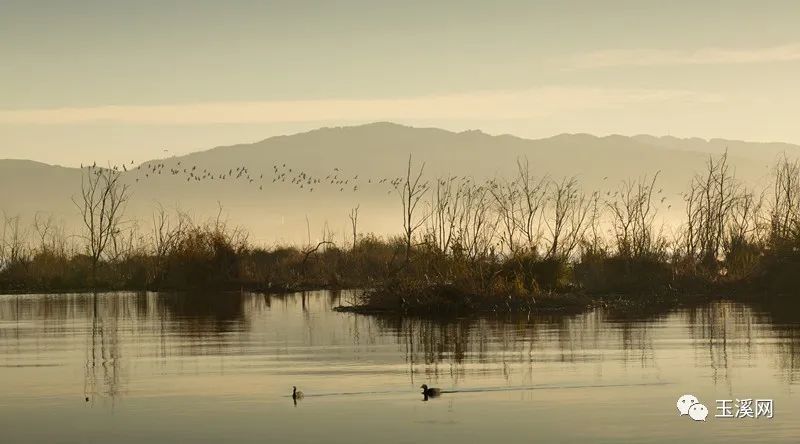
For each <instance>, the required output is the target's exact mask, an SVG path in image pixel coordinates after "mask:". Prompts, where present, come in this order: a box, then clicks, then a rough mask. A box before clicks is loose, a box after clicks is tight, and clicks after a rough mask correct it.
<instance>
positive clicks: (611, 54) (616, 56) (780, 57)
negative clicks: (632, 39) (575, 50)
mask: <svg viewBox="0 0 800 444" xmlns="http://www.w3.org/2000/svg"><path fill="white" fill-rule="evenodd" d="M797 60H800V43H790V44H785V45H779V46H770V47H764V48H700V49H696V50H669V49H609V50H602V51H594V52H589V53H585V54H577V55H575V56H572V57H569V58H568V59H567V60H566V64H567V65H568V66H570V67H572V68H605V67H613V66H668V65H722V64H745V63H776V62H792V61H797Z"/></svg>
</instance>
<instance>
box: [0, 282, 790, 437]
mask: <svg viewBox="0 0 800 444" xmlns="http://www.w3.org/2000/svg"><path fill="white" fill-rule="evenodd" d="M349 297H350V295H349V294H348V293H347V292H343V293H335V292H310V293H305V294H299V293H298V294H291V295H280V296H268V295H260V294H238V293H235V294H215V295H197V294H187V295H174V294H156V293H146V294H145V293H112V294H99V295H91V294H78V295H7V296H0V430H2V436H3V442H9V443H51V442H60V443H94V442H97V443H100V442H115V443H134V442H149V443H159V442H195V443H206V442H208V443H212V442H213V443H217V442H281V443H292V442H309V443H312V442H314V443H316V442H336V443H362V442H363V443H373V442H381V443H417V442H423V441H430V442H445V443H447V442H450V443H455V442H488V441H497V440H498V439H502V440H503V441H504V442H509V443H514V442H534V441H537V442H608V443H618V442H663V443H675V442H678V441H680V442H725V443H730V442H742V441H746V440H754V441H757V442H773V441H774V442H796V440H797V436H800V425H798V421H796V418H795V415H796V414H797V413H800V397H799V396H798V395H797V394H796V393H795V392H796V390H797V389H798V380H800V323H798V322H796V320H795V319H793V317H792V316H791V315H789V314H787V313H781V314H780V316H776V315H775V314H769V313H765V312H763V311H760V310H758V309H754V308H751V307H748V306H746V305H742V304H737V303H726V302H721V303H712V304H708V305H704V306H701V307H693V308H682V309H676V310H672V311H670V312H668V313H663V314H659V315H657V316H652V315H651V316H647V317H641V318H637V317H630V316H628V317H625V318H620V317H618V316H613V315H611V314H610V313H607V312H604V311H602V310H595V311H591V312H588V313H584V314H580V315H570V316H554V315H548V316H530V317H528V316H521V317H520V316H518V317H513V318H504V319H501V318H490V319H458V320H450V321H432V320H420V319H399V318H378V317H373V316H364V315H356V314H351V313H338V312H334V311H332V307H334V306H337V305H339V304H341V303H343V302H347V300H348V298H349ZM423 383H427V384H428V385H431V386H436V387H441V388H442V389H444V390H445V391H446V392H447V393H444V394H443V395H442V396H441V397H440V398H436V399H431V400H428V401H427V402H426V401H424V400H423V398H422V396H421V395H420V394H419V386H420V385H421V384H423ZM293 385H296V386H298V388H299V389H300V390H303V391H304V392H305V393H306V397H305V399H303V400H301V401H298V402H297V403H294V402H293V400H292V399H291V397H290V396H289V395H290V393H291V388H292V386H293ZM684 393H692V394H694V395H696V396H697V397H698V398H699V399H700V400H701V401H702V402H704V403H705V404H706V405H707V406H708V408H709V410H710V412H711V414H710V416H709V418H708V420H707V421H706V422H705V423H702V422H693V421H692V420H690V419H689V418H688V417H686V416H684V417H679V416H678V413H677V410H676V407H675V401H676V399H677V398H678V397H679V396H680V395H682V394H684ZM86 398H88V401H86ZM736 398H770V399H773V400H774V411H775V417H774V418H773V419H771V420H770V419H722V418H715V417H713V416H714V415H715V413H717V412H716V409H715V407H716V404H715V400H716V399H736Z"/></svg>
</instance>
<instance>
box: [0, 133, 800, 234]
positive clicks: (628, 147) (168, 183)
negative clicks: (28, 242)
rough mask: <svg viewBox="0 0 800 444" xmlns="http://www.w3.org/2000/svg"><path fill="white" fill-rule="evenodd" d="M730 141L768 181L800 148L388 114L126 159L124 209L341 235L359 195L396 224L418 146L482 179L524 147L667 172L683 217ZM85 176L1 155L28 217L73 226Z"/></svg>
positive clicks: (2, 170) (12, 194)
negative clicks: (526, 133)
mask: <svg viewBox="0 0 800 444" xmlns="http://www.w3.org/2000/svg"><path fill="white" fill-rule="evenodd" d="M726 150H727V152H728V153H729V159H730V164H731V166H732V167H733V168H734V169H735V171H736V175H737V177H738V178H740V179H741V180H742V181H744V182H746V183H749V184H752V185H754V186H765V184H766V181H767V180H768V178H769V175H770V173H771V168H772V167H773V165H774V163H775V160H776V159H777V158H778V157H779V156H781V155H783V154H786V155H788V156H791V157H797V156H798V154H800V146H797V145H791V144H785V143H755V142H744V141H737V140H724V139H711V140H705V139H699V138H689V139H681V138H676V137H670V136H665V137H655V136H648V135H637V136H632V137H628V136H620V135H612V136H607V137H597V136H592V135H589V134H561V135H558V136H554V137H549V138H544V139H523V138H519V137H515V136H511V135H489V134H485V133H483V132H481V131H477V130H473V131H464V132H451V131H446V130H442V129H436V128H414V127H408V126H402V125H397V124H393V123H385V122H380V123H372V124H367V125H360V126H350V127H336V128H320V129H317V130H313V131H309V132H304V133H299V134H294V135H286V136H276V137H270V138H268V139H265V140H262V141H260V142H256V143H249V144H239V145H232V146H220V147H216V148H211V149H207V150H204V151H198V152H194V153H192V154H189V155H185V156H177V157H169V158H164V159H153V160H149V161H146V162H143V163H139V164H133V163H132V164H126V165H125V166H124V169H125V172H124V173H123V177H124V181H125V182H126V183H128V184H129V185H130V186H131V200H130V202H129V205H128V208H127V210H126V216H127V217H128V218H129V219H131V220H138V221H139V224H140V226H141V228H142V229H148V227H149V224H150V220H151V219H150V217H151V214H152V212H153V209H154V208H155V207H156V206H157V205H159V204H160V205H163V206H164V207H165V208H168V209H169V208H176V207H177V208H180V209H182V210H183V211H187V212H189V213H190V214H192V215H193V216H194V217H195V218H196V219H204V218H209V217H214V216H216V215H217V213H218V212H219V208H220V207H221V208H222V211H223V214H224V215H225V217H226V218H227V219H228V221H229V222H230V223H232V224H236V225H241V226H243V227H245V228H247V229H248V230H249V232H250V233H251V239H252V240H254V241H256V242H257V243H261V244H267V245H269V244H275V243H286V242H302V241H305V240H306V238H309V237H310V238H311V239H312V240H314V239H318V238H319V237H320V234H321V232H322V230H323V227H325V226H327V227H328V229H330V230H332V231H333V232H334V233H338V235H339V239H341V238H342V236H343V233H345V232H347V229H346V227H347V224H348V220H347V215H348V213H349V211H350V209H352V208H353V207H356V206H359V215H360V218H359V226H360V229H361V230H363V231H365V232H375V233H378V234H389V233H396V232H399V231H400V229H401V227H402V220H401V218H400V214H401V210H400V204H399V200H398V197H397V195H396V194H394V193H392V191H391V190H392V187H391V186H390V185H389V184H388V182H389V181H390V180H391V179H392V178H396V177H399V176H402V175H404V173H405V169H406V167H407V162H408V158H409V156H411V157H412V161H413V163H414V164H415V165H421V164H422V163H424V164H425V175H426V177H428V178H432V177H437V176H449V175H456V176H471V177H473V178H475V179H476V180H481V179H485V178H491V177H503V176H507V175H510V174H513V173H514V171H515V170H516V167H517V166H516V160H517V159H519V158H522V157H525V158H527V159H528V162H529V164H530V166H531V169H532V171H533V172H534V173H535V174H538V175H540V176H549V177H553V178H561V177H568V176H570V177H571V176H574V177H576V178H577V179H578V180H579V181H580V183H581V185H582V186H583V187H584V188H585V189H587V190H599V191H603V192H605V191H606V190H613V189H615V188H616V187H618V186H619V185H620V183H621V182H622V181H624V180H627V179H635V178H641V177H644V176H650V177H652V175H653V174H655V173H656V172H658V173H659V176H658V187H659V188H663V190H664V191H663V192H664V194H663V195H664V196H666V198H667V199H666V200H665V201H664V203H663V208H662V209H661V211H662V212H663V213H664V214H667V215H669V214H673V215H675V216H676V217H677V216H678V214H679V212H680V207H681V197H680V196H681V193H682V192H683V191H685V190H686V189H687V186H688V184H689V181H690V180H691V178H692V176H693V175H694V174H696V173H697V172H698V171H701V170H702V169H703V167H704V165H705V163H706V162H707V161H708V158H709V155H713V156H718V155H720V154H721V153H723V152H725V151H726ZM91 162H93V161H92V160H90V159H87V162H86V164H88V163H91ZM98 163H100V162H98ZM103 166H105V165H103ZM119 167H120V169H122V166H119ZM290 170H291V171H290ZM80 176H81V171H80V169H79V168H68V167H62V166H56V165H47V164H44V163H39V162H34V161H30V160H14V159H5V160H0V190H3V191H2V192H0V211H3V212H5V214H6V215H9V216H13V215H20V216H22V217H23V219H27V220H31V219H32V217H33V215H34V214H35V213H37V212H41V213H44V214H48V215H52V216H53V217H55V218H56V219H57V220H60V221H63V224H64V225H65V226H66V227H67V231H74V230H75V228H76V224H77V221H78V212H77V209H76V208H75V206H74V204H73V203H72V200H71V199H72V197H73V196H77V195H78V193H79V190H80V181H81V179H80ZM223 177H224V178H223ZM292 179H295V180H296V183H291V180H292ZM331 181H333V182H334V183H331ZM345 181H346V182H345ZM301 185H302V188H301V187H300V186H301ZM312 189H313V191H312ZM670 206H671V207H670Z"/></svg>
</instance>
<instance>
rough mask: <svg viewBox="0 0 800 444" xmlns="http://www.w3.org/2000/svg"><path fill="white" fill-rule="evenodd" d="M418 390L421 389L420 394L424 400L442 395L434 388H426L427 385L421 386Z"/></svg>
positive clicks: (439, 390)
mask: <svg viewBox="0 0 800 444" xmlns="http://www.w3.org/2000/svg"><path fill="white" fill-rule="evenodd" d="M420 388H421V389H422V394H423V395H425V397H426V398H427V397H431V398H435V397H437V396H439V395H441V394H442V389H438V388H435V387H428V384H422V386H421V387H420Z"/></svg>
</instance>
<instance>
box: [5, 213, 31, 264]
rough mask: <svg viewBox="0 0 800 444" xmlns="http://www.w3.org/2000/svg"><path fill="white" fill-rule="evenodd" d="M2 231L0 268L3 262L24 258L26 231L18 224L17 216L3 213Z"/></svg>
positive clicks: (12, 261) (18, 218) (18, 260)
mask: <svg viewBox="0 0 800 444" xmlns="http://www.w3.org/2000/svg"><path fill="white" fill-rule="evenodd" d="M2 222H3V232H2V238H0V268H2V265H3V264H4V263H17V262H21V261H23V260H24V259H25V258H26V255H27V251H26V246H27V237H28V233H27V231H26V230H25V229H24V228H23V227H22V226H21V225H20V217H19V216H8V215H7V214H5V213H3V221H2Z"/></svg>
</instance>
